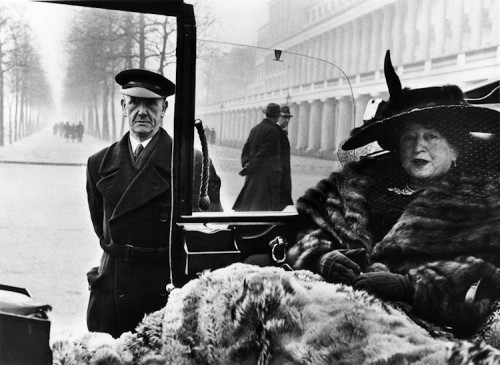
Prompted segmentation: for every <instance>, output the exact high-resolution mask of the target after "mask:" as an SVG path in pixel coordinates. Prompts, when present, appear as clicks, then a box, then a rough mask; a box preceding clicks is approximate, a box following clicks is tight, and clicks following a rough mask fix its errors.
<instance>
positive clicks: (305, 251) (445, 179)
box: [287, 54, 500, 337]
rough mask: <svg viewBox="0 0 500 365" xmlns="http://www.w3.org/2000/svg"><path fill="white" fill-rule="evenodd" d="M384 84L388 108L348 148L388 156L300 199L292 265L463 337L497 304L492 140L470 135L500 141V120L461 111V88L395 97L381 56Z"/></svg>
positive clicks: (499, 276) (499, 182)
mask: <svg viewBox="0 0 500 365" xmlns="http://www.w3.org/2000/svg"><path fill="white" fill-rule="evenodd" d="M385 74H386V79H387V84H388V87H389V93H390V99H389V101H388V102H387V103H385V104H384V105H383V107H384V109H383V111H382V113H381V115H378V116H376V117H375V118H374V119H373V120H371V121H370V123H367V124H366V125H364V126H362V127H360V128H357V129H355V130H353V132H352V134H351V138H350V139H349V140H347V141H346V143H345V144H344V145H343V148H344V149H347V150H349V149H354V148H357V147H361V146H364V145H366V144H368V143H371V142H374V141H376V142H378V144H379V145H380V146H381V147H382V148H384V150H386V151H388V152H387V153H384V154H378V155H377V156H376V157H373V158H370V157H368V158H364V159H361V160H360V161H359V162H355V163H351V164H349V165H347V166H346V167H345V168H344V169H343V170H342V171H340V172H334V173H332V174H331V175H330V177H329V178H327V179H324V180H322V181H320V182H319V183H318V185H317V186H316V187H315V188H312V189H310V190H308V191H307V192H306V193H305V195H304V196H303V197H301V198H300V199H299V200H298V202H297V209H298V211H299V213H300V215H301V216H302V217H303V220H304V225H305V228H304V229H303V230H302V231H301V232H300V233H299V235H298V237H297V242H296V243H295V244H294V245H293V246H292V247H291V248H290V250H289V251H288V258H287V260H288V263H289V264H290V265H291V266H292V267H293V268H294V269H309V270H311V271H314V272H316V273H319V274H320V275H322V276H323V278H325V279H326V280H327V281H329V282H340V283H347V284H352V285H354V287H355V288H357V289H365V290H367V291H369V292H371V293H373V294H375V295H377V296H379V297H381V298H382V299H385V300H389V301H395V302H402V303H406V304H405V306H404V308H407V309H408V313H409V314H410V315H412V316H413V315H415V316H416V317H415V318H418V319H424V320H426V321H425V322H424V321H422V323H433V324H436V325H438V326H443V327H446V328H447V329H450V330H451V331H452V332H453V334H454V335H456V336H458V337H468V336H471V335H472V334H473V333H474V332H476V331H477V330H478V328H479V326H480V325H481V324H482V323H483V321H484V320H485V318H486V316H487V315H488V314H489V313H490V307H491V303H492V302H493V301H495V300H496V299H498V298H499V297H500V295H499V294H500V291H498V290H497V289H496V286H499V287H500V271H499V270H498V269H497V267H500V224H499V223H500V193H499V192H500V179H499V178H497V175H496V174H495V173H494V171H492V170H491V169H489V168H486V167H487V165H488V163H489V162H491V161H490V160H489V159H488V156H487V152H488V151H489V150H490V148H491V146H490V145H491V144H492V143H493V141H494V139H490V140H478V139H474V138H473V137H472V136H471V134H470V133H469V132H488V133H491V134H490V135H489V136H491V135H493V133H496V134H498V129H499V127H500V125H499V124H500V113H498V112H496V111H494V110H490V109H486V108H479V107H473V106H470V105H467V104H466V102H465V101H464V99H463V94H462V92H461V90H460V89H459V88H458V87H456V86H443V87H433V88H425V89H415V90H410V89H402V88H401V84H400V81H399V78H398V77H397V75H396V74H395V72H394V69H393V68H392V65H391V64H390V58H389V55H388V54H387V56H386V64H385ZM478 282H479V283H481V284H480V285H479V284H478ZM471 287H472V289H471ZM474 290H476V291H475V292H474ZM427 321H428V322H427Z"/></svg>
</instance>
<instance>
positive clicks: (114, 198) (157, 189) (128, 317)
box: [87, 129, 172, 336]
mask: <svg viewBox="0 0 500 365" xmlns="http://www.w3.org/2000/svg"><path fill="white" fill-rule="evenodd" d="M171 151H172V139H171V137H170V136H169V135H168V134H167V133H166V132H165V131H164V130H163V129H160V130H159V132H158V133H157V134H156V135H155V137H153V139H152V140H151V142H150V143H149V144H148V145H147V147H146V148H145V149H144V151H143V152H142V154H141V158H143V160H144V162H143V163H144V166H143V168H142V169H138V168H136V167H135V166H134V162H133V157H132V156H131V151H130V142H129V133H127V134H126V135H125V136H124V137H123V138H122V140H121V141H119V142H116V143H114V144H113V145H111V146H110V147H108V148H105V149H103V150H102V151H100V152H98V153H96V154H94V155H92V156H91V157H90V158H89V160H88V166H87V194H88V201H89V208H90V214H91V219H92V223H93V225H94V230H95V232H96V234H97V235H98V237H99V239H100V242H101V247H102V248H103V250H104V253H103V256H102V259H101V264H100V266H99V268H94V269H92V270H91V271H90V272H89V273H88V280H89V287H90V289H91V294H90V301H89V307H88V313H87V325H88V328H89V330H90V331H99V332H107V333H110V334H111V335H113V336H119V335H120V334H121V333H123V332H125V331H129V330H133V329H134V328H135V326H136V325H137V324H138V322H139V321H140V320H141V319H142V317H143V316H144V314H145V313H148V312H152V311H155V310H158V309H160V308H162V307H163V306H164V305H165V304H166V302H167V292H166V285H167V284H168V283H169V281H170V274H169V261H168V242H169V228H170V227H169V225H170V214H171V213H170V204H171V198H170V192H171V191H170V173H171V162H170V161H171ZM127 245H130V246H134V247H136V248H139V250H137V249H130V248H127ZM139 251H141V252H139Z"/></svg>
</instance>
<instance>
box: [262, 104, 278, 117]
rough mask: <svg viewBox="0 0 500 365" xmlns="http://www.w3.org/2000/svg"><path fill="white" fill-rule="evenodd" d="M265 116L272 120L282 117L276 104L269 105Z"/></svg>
mask: <svg viewBox="0 0 500 365" xmlns="http://www.w3.org/2000/svg"><path fill="white" fill-rule="evenodd" d="M264 114H265V115H266V117H270V118H275V117H279V116H280V115H281V109H280V106H279V105H278V104H275V103H269V104H267V107H266V109H265V110H264Z"/></svg>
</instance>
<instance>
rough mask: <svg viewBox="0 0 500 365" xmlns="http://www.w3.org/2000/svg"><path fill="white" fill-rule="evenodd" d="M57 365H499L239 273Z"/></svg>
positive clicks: (362, 302) (305, 291)
mask: <svg viewBox="0 0 500 365" xmlns="http://www.w3.org/2000/svg"><path fill="white" fill-rule="evenodd" d="M52 349H53V364H57V365H63V364H64V365H70V364H334V363H341V364H356V365H359V364H468V363H474V364H490V363H491V364H492V363H499V362H500V352H499V351H498V350H495V349H493V348H491V347H489V346H486V345H479V344H476V345H474V344H471V343H467V342H447V341H444V340H441V339H434V338H432V337H431V336H429V335H428V333H427V332H426V331H425V330H423V329H422V328H421V327H419V326H418V325H416V324H415V323H413V322H412V321H411V320H410V319H409V318H408V317H407V316H406V315H404V314H403V313H402V312H400V311H398V310H397V309H395V308H393V307H391V306H390V305H386V304H384V303H382V302H381V301H379V300H378V299H376V298H374V297H372V296H370V295H368V294H366V293H364V292H359V291H354V290H353V289H352V288H350V287H348V286H344V285H340V284H329V283H326V282H324V281H322V280H321V278H320V277H319V276H317V275H315V274H313V273H311V272H309V271H295V272H288V271H284V270H282V269H279V268H272V267H267V268H259V267H256V266H251V265H244V264H234V265H231V266H229V267H227V268H224V269H220V270H216V271H214V272H207V273H204V274H203V275H201V277H200V278H198V279H195V280H192V281H191V282H189V283H188V284H186V285H185V286H184V287H183V288H180V289H174V290H173V291H172V293H171V295H170V299H169V301H168V304H167V306H166V307H165V308H164V309H163V310H161V311H158V312H155V313H152V314H150V315H147V316H146V317H145V318H144V320H143V321H142V323H140V324H139V326H138V327H137V329H136V331H135V332H133V333H131V332H127V333H124V334H123V335H122V336H121V337H120V338H118V339H113V338H112V337H111V336H109V335H106V334H102V333H89V334H87V335H85V336H84V337H82V338H79V339H72V340H60V341H55V342H54V343H53V346H52Z"/></svg>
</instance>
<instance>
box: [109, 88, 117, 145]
mask: <svg viewBox="0 0 500 365" xmlns="http://www.w3.org/2000/svg"><path fill="white" fill-rule="evenodd" d="M110 99H111V103H110V104H111V138H112V140H113V142H114V141H116V115H115V87H114V85H111V98H110Z"/></svg>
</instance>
